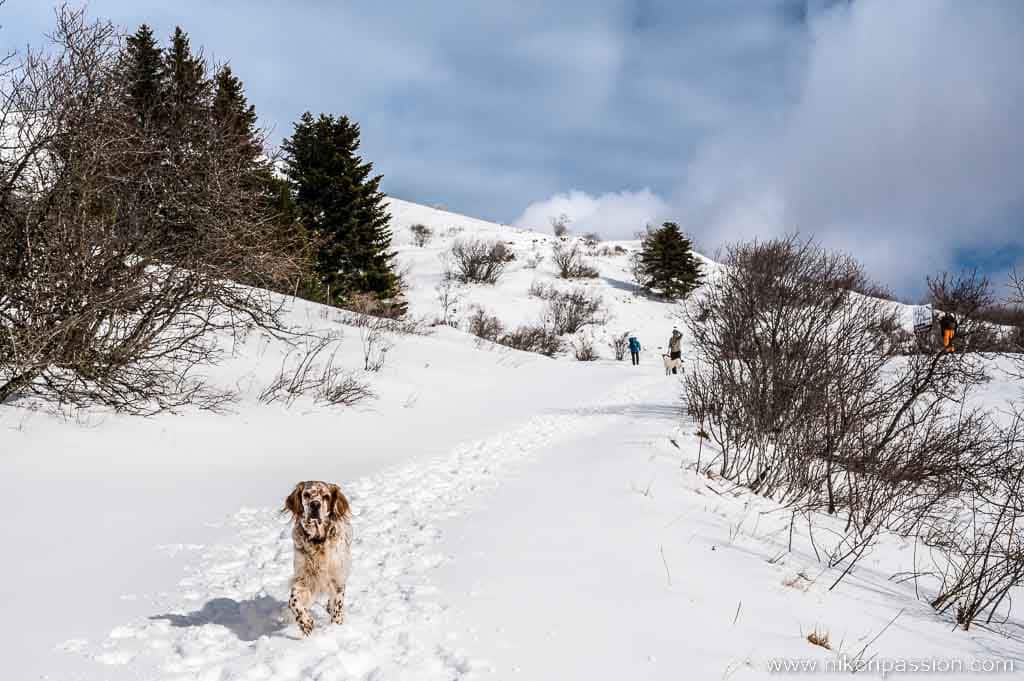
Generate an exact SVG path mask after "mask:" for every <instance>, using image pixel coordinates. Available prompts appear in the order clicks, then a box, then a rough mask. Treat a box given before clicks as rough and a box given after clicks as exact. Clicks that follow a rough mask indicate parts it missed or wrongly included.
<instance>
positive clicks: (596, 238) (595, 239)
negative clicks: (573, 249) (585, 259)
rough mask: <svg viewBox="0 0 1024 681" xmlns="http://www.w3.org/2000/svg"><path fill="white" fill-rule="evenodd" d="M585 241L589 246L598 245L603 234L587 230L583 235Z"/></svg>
mask: <svg viewBox="0 0 1024 681" xmlns="http://www.w3.org/2000/svg"><path fill="white" fill-rule="evenodd" d="M583 241H584V243H586V244H587V245H588V246H596V245H598V244H599V243H601V235H600V234H598V233H597V232H587V233H586V234H584V235H583Z"/></svg>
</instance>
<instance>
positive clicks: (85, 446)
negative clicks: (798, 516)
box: [0, 199, 1024, 681]
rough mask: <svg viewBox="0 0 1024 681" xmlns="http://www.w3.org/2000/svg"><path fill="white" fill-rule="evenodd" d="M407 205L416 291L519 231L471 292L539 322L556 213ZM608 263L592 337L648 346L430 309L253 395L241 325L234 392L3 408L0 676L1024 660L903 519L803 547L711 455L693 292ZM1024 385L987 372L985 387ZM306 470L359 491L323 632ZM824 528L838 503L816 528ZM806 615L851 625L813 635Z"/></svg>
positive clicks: (442, 675)
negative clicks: (848, 543)
mask: <svg viewBox="0 0 1024 681" xmlns="http://www.w3.org/2000/svg"><path fill="white" fill-rule="evenodd" d="M391 211H392V214H393V216H394V221H393V227H394V232H395V243H396V246H397V249H398V252H399V261H400V262H401V263H403V264H404V265H406V266H408V267H409V275H408V276H409V281H410V283H411V285H412V286H411V290H410V296H409V297H410V302H411V311H412V313H413V314H414V315H417V316H423V317H426V318H434V317H436V316H438V315H439V313H440V310H439V307H438V303H437V299H436V295H435V292H434V290H433V287H434V286H435V285H436V284H437V282H438V281H440V276H441V261H440V259H439V256H440V255H441V254H442V253H443V252H444V251H445V250H447V248H449V247H450V246H451V243H452V241H453V240H454V239H456V238H474V237H480V238H489V239H490V238H493V239H500V240H502V241H505V242H511V247H512V249H513V250H514V251H515V252H516V254H517V258H516V260H515V261H514V262H513V263H512V264H511V265H510V268H509V270H508V272H507V273H506V275H505V277H504V278H503V279H502V280H501V281H500V282H499V283H498V285H496V286H493V287H487V286H471V287H468V288H467V290H466V291H465V293H464V295H465V301H464V302H463V303H461V304H460V305H459V306H458V307H459V316H464V315H465V313H466V312H468V310H469V306H470V305H471V304H479V305H483V306H484V307H485V308H486V309H487V310H488V311H489V312H491V313H492V314H496V315H497V316H499V317H500V318H501V319H502V320H503V321H504V322H505V323H506V325H508V326H514V325H516V324H519V323H528V322H533V321H536V320H537V318H538V316H539V315H540V312H541V308H542V305H543V304H542V302H541V301H539V300H537V299H535V298H531V297H529V296H528V295H527V289H528V288H529V286H530V284H531V283H532V282H533V281H534V280H540V281H543V282H554V283H555V284H556V285H559V286H565V285H566V284H564V283H562V282H557V281H555V278H554V273H553V271H552V270H551V268H550V262H549V260H550V259H549V258H547V260H546V261H545V262H544V263H542V264H541V266H540V267H539V268H537V269H536V270H531V269H528V268H527V267H526V266H525V261H526V259H527V257H528V256H529V254H531V253H532V252H534V251H535V250H536V251H537V252H540V253H543V254H544V255H545V256H546V255H547V254H548V252H549V249H550V244H551V243H552V241H553V237H551V236H550V235H543V234H539V233H535V232H530V231H526V230H522V229H518V228H514V227H508V226H504V225H496V224H491V223H486V222H483V221H480V220H475V219H472V218H468V217H464V216H459V215H456V214H452V213H447V212H444V211H440V210H435V209H431V208H427V207H424V206H418V205H416V204H412V203H408V202H403V201H399V200H397V199H393V200H392V201H391ZM417 222H419V223H423V224H426V225H428V226H429V227H431V228H433V229H434V230H435V232H436V233H437V236H435V239H434V240H433V241H432V242H431V243H430V244H428V245H427V246H426V247H425V248H418V247H416V246H413V245H412V244H411V242H410V238H409V236H410V235H409V233H408V226H409V225H411V224H413V223H417ZM442 233H443V235H442ZM612 245H613V246H614V245H615V244H614V243H613V244H612ZM618 245H620V246H622V247H623V248H625V249H636V248H637V246H638V244H637V243H636V242H619V243H618ZM593 262H594V263H595V265H596V266H597V267H598V269H599V272H600V275H601V276H600V277H599V278H598V279H596V280H592V281H588V282H583V283H580V284H575V285H580V286H587V287H590V288H593V289H594V290H596V291H598V292H600V293H601V295H603V296H604V297H605V300H606V301H607V303H608V306H609V308H610V310H611V312H612V314H613V319H612V321H611V322H610V323H609V325H608V327H606V328H605V329H600V330H595V331H596V335H597V337H598V338H599V339H601V340H603V339H605V338H606V337H607V336H608V335H609V334H613V333H614V334H619V333H622V332H624V331H627V330H628V331H631V332H633V333H635V334H636V335H637V336H638V337H639V338H640V340H641V342H642V343H643V344H644V346H645V350H647V351H645V352H644V353H643V354H642V360H641V365H640V366H639V367H637V368H633V367H631V366H630V365H629V363H628V362H615V361H613V360H610V359H605V360H601V361H598V362H593V363H577V362H574V361H572V360H571V359H570V358H566V357H563V358H558V359H549V358H545V357H540V356H537V355H531V354H526V353H521V352H516V351H511V350H508V349H505V348H499V347H495V346H492V345H490V344H486V343H483V344H481V343H479V342H477V341H476V340H475V339H474V338H472V337H470V336H469V335H468V334H466V333H464V332H462V331H459V330H456V329H450V328H447V327H437V328H435V329H434V332H433V333H432V334H430V335H427V336H410V335H402V336H394V337H392V338H391V341H392V342H393V343H394V347H393V348H392V349H391V350H390V351H389V353H388V355H387V361H386V364H385V366H384V369H383V370H382V371H381V372H379V373H371V374H365V376H366V378H367V379H368V380H369V381H370V383H371V385H372V387H373V389H374V391H375V392H377V393H378V395H379V399H377V400H375V401H372V402H368V403H364V404H362V405H360V406H357V407H353V408H338V407H328V406H325V405H319V404H316V403H315V402H313V401H312V400H310V399H304V398H300V399H299V400H297V401H296V402H295V404H293V405H292V406H291V407H290V408H288V407H285V406H284V405H282V404H272V405H262V404H260V403H259V402H258V400H257V396H258V394H259V392H260V390H261V389H262V388H263V387H265V386H266V384H267V383H269V382H270V380H271V379H272V378H273V377H274V375H275V374H276V372H277V371H278V369H279V367H280V366H281V362H282V358H283V357H284V356H285V355H286V353H287V347H286V346H284V345H283V344H282V343H281V342H280V341H278V340H275V339H272V338H269V337H266V336H262V335H260V334H256V333H253V334H250V336H249V337H247V338H245V339H241V340H240V341H239V342H238V344H237V345H236V346H234V347H233V353H232V356H231V358H230V359H229V360H228V361H226V362H225V363H224V364H222V365H220V366H218V367H215V368H213V369H211V370H210V371H209V374H210V377H211V380H213V381H214V382H215V383H217V384H219V385H223V386H227V387H234V388H235V389H237V390H238V392H239V400H238V402H237V403H236V404H235V405H233V407H232V411H231V413H227V414H213V413H208V412H200V411H188V410H186V411H184V412H182V413H180V414H162V415H158V416H155V417H152V418H139V417H124V416H118V415H111V414H107V413H104V412H102V411H100V410H92V411H88V412H79V413H74V414H70V415H64V416H62V415H55V414H52V413H50V412H49V411H48V410H47V409H40V408H36V407H35V406H34V405H33V404H32V403H31V402H27V401H23V402H21V403H18V404H15V405H12V406H5V407H0V495H2V498H3V499H4V502H5V503H4V506H5V511H6V513H4V515H3V519H2V520H0V542H2V544H3V546H4V547H6V549H7V550H6V551H5V552H4V558H5V559H4V560H3V561H0V607H2V609H3V612H4V614H5V617H2V618H0V649H2V650H3V651H4V652H5V655H4V656H3V666H2V669H3V670H4V671H3V675H2V676H3V678H4V679H12V680H15V681H21V680H23V679H25V680H27V679H39V678H47V679H61V680H64V679H68V680H83V681H86V680H96V679H104V680H106V679H196V680H203V681H210V680H217V681H225V680H227V679H249V680H253V681H255V680H263V681H283V680H286V679H323V680H333V679H338V680H341V679H359V680H367V681H369V680H373V681H383V680H387V679H416V680H430V679H502V680H504V679H511V678H522V679H531V680H534V679H584V678H586V679H679V678H694V679H712V678H714V679H720V678H737V679H741V678H754V677H763V676H766V675H768V674H769V667H770V665H771V664H773V661H775V660H781V659H783V658H786V659H794V660H815V661H818V662H820V663H824V662H825V661H826V660H833V661H834V660H836V659H838V657H837V655H838V654H839V651H841V652H842V653H845V654H847V655H849V656H851V657H852V656H854V655H856V654H857V653H858V652H859V651H861V649H862V648H864V647H865V646H866V652H865V653H864V654H863V656H862V657H863V658H868V657H871V656H876V657H875V660H876V661H878V662H880V661H883V660H889V661H896V660H899V659H907V658H914V659H917V660H924V659H929V660H930V659H932V658H936V659H939V660H946V661H948V660H954V659H955V660H969V659H974V660H982V659H983V660H987V661H1001V662H1003V663H1005V662H1006V661H1009V662H1012V663H1015V664H1016V669H1017V670H1018V671H1019V670H1020V669H1024V629H1022V627H1021V620H1020V619H1019V617H1018V618H1015V619H1012V620H1010V621H1008V622H1007V623H1005V624H1001V625H999V626H993V627H991V628H982V627H978V628H975V629H972V630H971V632H969V633H964V632H961V631H956V630H954V628H953V626H952V623H951V622H950V621H949V620H948V619H943V618H940V617H937V616H936V615H935V614H934V613H933V612H932V611H931V609H930V608H929V607H928V605H927V603H926V602H924V601H922V600H919V599H917V598H916V597H915V594H914V586H913V584H911V583H896V582H893V581H890V580H889V576H890V575H892V574H893V573H895V572H897V571H899V570H901V569H906V568H907V567H908V566H910V565H911V562H912V560H913V551H912V547H910V546H908V545H907V544H906V543H904V542H902V541H901V540H899V539H897V538H892V537H889V538H886V539H885V541H884V542H883V543H882V545H881V546H880V547H879V548H878V549H877V550H876V551H875V552H874V553H873V554H871V557H870V558H868V559H866V560H865V562H864V563H863V564H862V565H861V566H860V567H858V568H857V569H856V570H855V571H854V572H853V573H852V574H851V575H850V576H849V577H847V579H846V580H844V581H843V582H842V583H841V584H840V585H839V586H838V587H837V588H836V589H834V590H831V591H830V590H829V588H828V587H829V586H830V585H831V584H832V582H833V581H834V580H835V578H836V577H837V576H838V573H837V572H836V571H834V570H830V569H827V568H826V567H825V566H824V565H822V564H820V563H819V562H818V561H817V560H816V559H815V556H814V552H813V549H812V548H811V546H810V543H809V541H808V535H807V528H806V527H796V528H795V529H794V532H793V535H794V536H793V551H792V552H787V551H786V550H785V549H786V547H787V544H788V542H789V536H788V535H789V529H790V525H789V515H788V514H787V513H785V512H784V511H781V510H780V509H778V508H777V507H776V506H775V505H774V504H773V503H772V502H770V501H768V500H765V499H763V498H760V497H757V496H756V495H753V494H751V493H749V492H747V491H745V490H742V489H734V488H733V487H732V486H731V485H729V484H727V483H724V482H723V481H720V480H714V479H708V478H705V477H703V476H699V475H697V474H695V473H694V472H693V469H692V466H691V465H690V464H692V463H693V461H695V460H696V457H697V455H698V446H699V442H698V440H697V438H696V437H694V435H693V431H694V428H693V425H692V424H690V423H689V422H688V421H686V420H685V418H684V417H683V415H682V413H681V411H680V409H679V406H678V404H679V392H680V385H679V383H678V377H666V376H664V372H663V368H662V364H661V361H660V358H659V357H658V356H657V355H658V354H659V352H658V349H659V346H660V347H661V348H664V347H665V346H666V345H667V339H668V335H669V333H670V331H671V328H672V326H673V324H675V323H677V310H676V308H675V307H673V306H671V305H665V304H663V303H658V302H656V301H652V300H648V299H646V298H643V297H637V296H635V295H634V294H633V291H632V286H631V285H630V284H629V283H628V282H629V280H630V277H629V274H628V263H627V257H626V256H625V255H618V256H606V257H594V258H593ZM709 266H710V267H712V268H713V264H711V265H709ZM909 315H910V311H909V310H908V316H909ZM290 320H291V322H292V323H293V324H295V325H297V326H300V327H303V328H308V329H311V330H318V331H332V332H341V333H342V334H343V338H342V340H341V341H340V343H339V353H338V356H339V357H341V358H343V361H344V364H345V366H346V368H349V369H352V370H357V371H358V370H360V369H361V367H362V354H361V349H360V341H359V333H358V330H357V329H354V328H351V327H348V326H346V325H345V324H344V319H343V317H342V316H341V315H339V314H338V313H337V312H335V311H331V310H327V309H325V308H321V307H320V306H316V305H312V304H308V303H304V302H301V301H296V302H294V303H293V304H292V309H291V311H290ZM599 347H600V350H601V351H602V354H603V355H605V356H606V357H607V355H608V354H609V350H608V349H607V348H606V347H604V346H603V344H601V345H600V346H599ZM686 357H687V353H686V342H685V339H684V360H685V359H686ZM1015 391H1016V386H1014V385H1013V384H1012V383H1010V382H1008V381H1007V380H1005V379H1004V378H1003V377H1001V375H999V374H996V373H994V374H993V380H992V382H991V383H989V384H988V385H987V386H986V393H985V396H984V397H983V399H985V400H986V403H987V404H990V405H991V406H992V407H993V408H995V407H997V406H998V405H1001V404H1002V403H1003V401H1004V400H1006V399H1008V398H1009V397H1012V396H1013V395H1014V394H1015ZM707 455H708V452H707V449H706V447H705V450H704V451H703V456H707ZM302 479H325V480H330V481H334V482H337V483H339V484H340V485H341V486H342V487H343V489H344V490H345V491H346V493H347V494H348V495H349V498H350V500H351V502H352V507H353V511H354V514H355V515H354V519H353V526H354V531H355V537H356V541H355V545H354V547H353V558H354V570H353V575H352V578H351V581H350V583H349V589H348V599H347V600H348V616H347V620H346V623H345V624H344V625H342V626H334V625H330V624H329V623H328V621H327V616H326V613H325V612H324V611H323V609H322V607H321V606H318V607H317V608H316V609H315V610H314V616H315V617H316V619H317V628H316V629H315V630H314V634H313V636H311V637H310V638H309V639H303V638H302V637H301V636H299V633H298V631H297V628H296V627H295V625H294V624H293V623H291V622H290V621H289V620H288V619H287V618H285V617H284V613H283V612H282V607H281V606H282V604H283V602H284V601H285V600H286V598H287V584H288V579H289V577H290V574H291V551H292V548H291V540H290V535H289V530H288V526H287V521H286V519H285V518H284V517H283V516H282V515H281V514H280V513H279V509H280V507H281V504H282V502H283V500H284V497H285V496H286V495H287V494H288V492H289V491H290V490H291V488H292V486H293V485H294V483H295V482H296V481H297V480H302ZM829 529H830V521H829V520H828V519H822V520H821V521H820V523H819V524H818V525H817V526H816V528H815V532H816V533H817V535H816V536H827V533H828V531H829ZM893 618H895V621H894V622H893V623H892V624H891V625H888V623H889V622H890V621H891V620H893ZM887 625H888V626H887ZM815 629H817V630H819V631H822V632H827V633H828V634H829V637H830V641H831V643H832V647H833V648H834V649H835V651H836V652H829V651H826V650H824V649H823V648H820V647H815V646H812V645H811V644H810V643H808V642H807V640H806V636H807V634H808V633H810V632H811V631H812V630H815ZM880 632H881V635H878V634H879V633H880ZM876 636H878V637H877V639H876V640H873V639H875V637H876ZM953 676H958V677H965V676H967V674H959V675H957V674H954V675H953Z"/></svg>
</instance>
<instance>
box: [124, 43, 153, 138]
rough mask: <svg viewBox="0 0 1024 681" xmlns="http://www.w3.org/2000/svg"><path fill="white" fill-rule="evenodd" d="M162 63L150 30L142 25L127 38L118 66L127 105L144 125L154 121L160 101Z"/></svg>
mask: <svg viewBox="0 0 1024 681" xmlns="http://www.w3.org/2000/svg"><path fill="white" fill-rule="evenodd" d="M161 62H162V58H161V53H160V48H159V47H158V46H157V44H156V39H155V38H154V37H153V29H151V28H150V27H149V26H147V25H146V24H142V25H141V26H139V30H137V31H136V32H135V34H134V35H130V36H128V38H127V40H126V46H125V50H124V53H123V55H122V59H121V69H122V73H123V77H124V79H125V96H126V98H127V100H128V105H129V107H130V108H131V110H132V112H133V113H134V114H135V117H136V119H137V121H138V122H139V124H140V125H142V126H143V127H145V126H146V125H148V124H150V123H151V122H152V121H153V118H154V116H155V115H156V113H157V110H158V107H159V104H160V99H161V96H162V86H161V83H160V72H161Z"/></svg>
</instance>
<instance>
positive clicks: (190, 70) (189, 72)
mask: <svg viewBox="0 0 1024 681" xmlns="http://www.w3.org/2000/svg"><path fill="white" fill-rule="evenodd" d="M160 73H161V79H162V81H163V87H164V90H165V92H166V93H167V96H166V98H165V100H164V122H165V124H166V125H167V127H168V128H169V130H170V131H172V134H174V135H175V136H180V137H182V138H185V139H187V138H188V137H189V131H190V128H191V126H192V123H194V122H195V121H199V120H203V119H205V118H206V117H207V116H208V115H209V111H210V107H211V102H210V97H211V91H212V89H213V88H212V84H211V83H210V80H209V79H208V78H207V77H206V62H205V61H204V60H203V58H202V56H201V55H194V54H192V47H191V45H190V44H189V40H188V34H187V33H185V32H184V31H183V30H181V27H180V26H178V27H176V28H175V29H174V35H173V36H172V37H171V46H170V47H169V48H167V50H166V51H165V52H164V55H163V63H162V64H161V69H160Z"/></svg>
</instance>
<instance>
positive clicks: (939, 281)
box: [927, 270, 995, 352]
mask: <svg viewBox="0 0 1024 681" xmlns="http://www.w3.org/2000/svg"><path fill="white" fill-rule="evenodd" d="M927 283H928V298H929V302H930V304H931V306H932V309H934V310H936V311H941V312H942V313H946V312H949V313H952V314H953V316H954V317H955V318H956V334H955V336H954V340H953V344H954V346H955V347H956V350H957V351H958V352H969V351H973V350H986V349H988V348H986V347H985V345H986V344H988V345H991V344H992V326H991V324H988V323H987V322H986V321H985V320H984V319H983V317H984V312H985V310H987V309H989V308H991V307H992V305H993V303H994V302H995V298H994V296H993V294H992V286H991V283H990V282H989V280H988V279H987V278H986V277H983V276H981V275H979V274H978V272H977V270H973V271H968V272H963V273H961V274H956V275H954V274H950V273H948V272H943V273H941V274H939V275H937V276H935V277H928V280H927Z"/></svg>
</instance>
